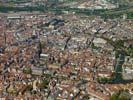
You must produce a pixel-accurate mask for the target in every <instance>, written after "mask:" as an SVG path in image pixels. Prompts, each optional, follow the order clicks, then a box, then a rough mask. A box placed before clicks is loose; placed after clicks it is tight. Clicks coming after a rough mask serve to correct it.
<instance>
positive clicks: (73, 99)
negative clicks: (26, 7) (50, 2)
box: [0, 13, 133, 100]
mask: <svg viewBox="0 0 133 100" xmlns="http://www.w3.org/2000/svg"><path fill="white" fill-rule="evenodd" d="M132 39H133V21H132V20H129V19H112V20H110V19H108V20H104V19H102V18H101V17H92V16H89V17H88V16H85V15H76V14H72V13H70V14H62V15H55V14H52V13H45V14H44V13H42V14H41V13H39V14H38V13H34V14H33V13H21V14H19V13H18V14H14V13H13V14H1V15H0V98H3V99H7V100H8V99H11V100H12V99H15V100H21V99H24V100H25V99H29V100H36V99H37V100H42V99H43V100H89V99H88V98H91V99H92V100H109V99H110V97H111V95H112V94H113V93H114V92H116V91H119V90H123V89H124V90H128V91H129V97H130V98H131V97H133V96H132V94H133V83H132V80H133V77H132V76H133V58H132V56H133V52H132V48H133V40H132Z"/></svg>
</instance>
